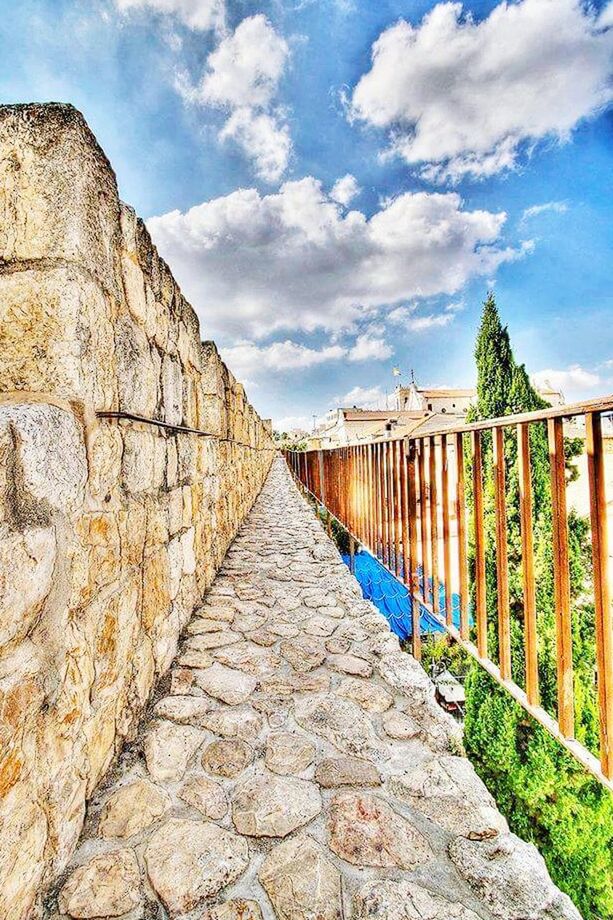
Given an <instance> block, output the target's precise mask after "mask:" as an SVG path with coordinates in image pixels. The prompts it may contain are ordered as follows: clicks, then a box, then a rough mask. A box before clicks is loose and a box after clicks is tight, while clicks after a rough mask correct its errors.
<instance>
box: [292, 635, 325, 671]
mask: <svg viewBox="0 0 613 920" xmlns="http://www.w3.org/2000/svg"><path fill="white" fill-rule="evenodd" d="M281 654H282V655H283V657H284V658H285V659H286V660H287V661H289V663H290V664H291V666H292V667H293V668H294V670H295V671H299V672H301V673H303V674H304V673H306V672H308V671H312V670H313V669H314V668H317V667H319V665H320V664H321V663H322V662H323V660H324V659H325V657H326V650H325V647H324V646H323V645H322V644H321V642H319V641H318V640H317V639H311V638H299V639H287V640H286V641H284V642H282V643H281Z"/></svg>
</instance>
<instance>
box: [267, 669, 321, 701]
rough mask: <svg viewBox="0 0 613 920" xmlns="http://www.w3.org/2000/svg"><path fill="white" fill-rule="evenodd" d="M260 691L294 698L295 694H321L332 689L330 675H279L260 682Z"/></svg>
mask: <svg viewBox="0 0 613 920" xmlns="http://www.w3.org/2000/svg"><path fill="white" fill-rule="evenodd" d="M259 686H260V690H262V692H263V693H269V694H271V695H273V696H293V695H294V694H295V693H321V692H322V691H325V690H328V689H329V687H330V675H329V674H326V673H325V672H321V673H319V672H318V673H317V674H279V675H275V676H274V677H268V678H264V679H263V680H261V681H260V684H259Z"/></svg>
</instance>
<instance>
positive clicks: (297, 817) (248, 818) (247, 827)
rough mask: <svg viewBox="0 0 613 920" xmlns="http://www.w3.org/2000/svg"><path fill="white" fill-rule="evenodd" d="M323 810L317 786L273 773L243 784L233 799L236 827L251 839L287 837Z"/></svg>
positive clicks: (256, 777) (237, 789) (236, 790)
mask: <svg viewBox="0 0 613 920" xmlns="http://www.w3.org/2000/svg"><path fill="white" fill-rule="evenodd" d="M321 809H322V800H321V793H320V791H319V788H318V787H317V786H316V785H315V783H310V782H308V781H307V780H304V779H297V778H296V777H293V776H283V777H280V776H275V775H273V774H272V773H267V774H262V775H260V776H255V777H252V778H250V779H247V780H245V781H243V782H242V783H241V784H240V785H239V786H237V788H236V789H235V791H234V795H233V797H232V820H233V822H234V826H235V827H236V829H237V831H238V832H239V833H240V834H246V835H247V836H249V837H287V835H288V834H291V832H292V831H295V830H296V829H297V828H299V827H303V826H304V825H305V824H308V823H309V822H310V821H312V820H313V818H315V817H316V816H317V815H318V814H319V813H320V811H321Z"/></svg>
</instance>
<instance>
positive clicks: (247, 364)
mask: <svg viewBox="0 0 613 920" xmlns="http://www.w3.org/2000/svg"><path fill="white" fill-rule="evenodd" d="M346 353H347V351H346V349H345V348H343V347H342V346H340V345H328V346H326V347H324V348H320V349H317V348H309V347H308V346H306V345H300V344H299V343H297V342H292V341H290V340H289V339H286V341H284V342H273V343H272V344H270V345H262V346H260V345H256V344H255V343H254V342H238V343H237V344H236V345H232V346H230V347H228V348H223V349H222V357H223V360H224V361H225V362H226V364H227V365H228V367H229V368H230V370H231V371H232V373H233V374H234V375H235V376H237V377H238V378H239V379H241V378H242V377H243V376H250V375H252V374H253V375H257V374H260V373H263V372H268V371H287V370H297V369H304V368H308V367H313V366H314V365H316V364H323V363H325V362H326V361H338V360H339V359H340V358H343V357H344V356H345V355H346Z"/></svg>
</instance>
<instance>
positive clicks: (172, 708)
mask: <svg viewBox="0 0 613 920" xmlns="http://www.w3.org/2000/svg"><path fill="white" fill-rule="evenodd" d="M218 705H219V703H218V702H217V701H216V700H212V699H210V698H209V697H205V696H180V695H177V696H164V697H162V699H161V700H159V702H157V703H156V704H155V709H154V712H155V714H156V716H159V718H161V719H170V720H171V721H172V722H180V723H182V724H192V725H200V724H201V720H202V718H203V716H205V715H206V714H207V713H209V712H210V711H211V710H212V709H214V708H215V707H216V706H218Z"/></svg>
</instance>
